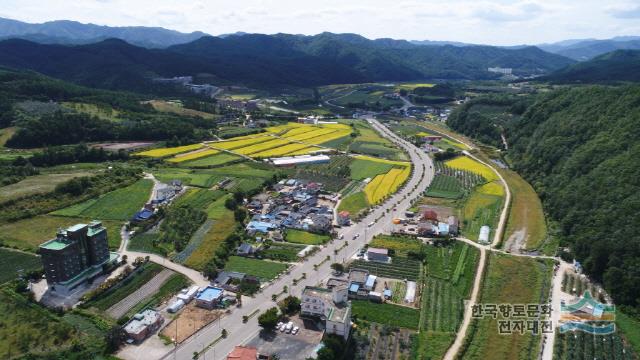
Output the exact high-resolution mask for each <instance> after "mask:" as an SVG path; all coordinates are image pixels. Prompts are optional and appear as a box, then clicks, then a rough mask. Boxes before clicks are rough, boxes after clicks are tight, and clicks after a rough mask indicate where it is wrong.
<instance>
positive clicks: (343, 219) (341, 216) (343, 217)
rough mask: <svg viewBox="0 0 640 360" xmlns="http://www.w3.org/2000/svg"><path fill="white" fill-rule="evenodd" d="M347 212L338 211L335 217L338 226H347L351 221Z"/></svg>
mask: <svg viewBox="0 0 640 360" xmlns="http://www.w3.org/2000/svg"><path fill="white" fill-rule="evenodd" d="M349 215H350V214H349V212H348V211H340V212H339V213H338V218H337V219H336V221H337V222H338V225H340V226H348V225H349V223H351V218H350V217H349Z"/></svg>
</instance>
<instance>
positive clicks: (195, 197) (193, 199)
mask: <svg viewBox="0 0 640 360" xmlns="http://www.w3.org/2000/svg"><path fill="white" fill-rule="evenodd" d="M225 194H226V193H225V192H224V191H221V190H208V189H195V188H190V189H188V190H187V191H186V192H185V193H184V194H183V195H182V196H180V197H179V198H178V199H176V201H175V203H174V206H181V205H189V206H191V207H194V208H196V209H204V208H206V207H207V206H209V204H211V203H212V202H213V201H215V200H217V199H219V198H221V197H223V196H224V195H225Z"/></svg>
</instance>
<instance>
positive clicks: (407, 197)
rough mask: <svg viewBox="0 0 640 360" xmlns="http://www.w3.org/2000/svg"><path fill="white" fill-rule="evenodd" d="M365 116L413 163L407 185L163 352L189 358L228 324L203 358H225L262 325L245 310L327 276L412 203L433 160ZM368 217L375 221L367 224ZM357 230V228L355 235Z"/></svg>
mask: <svg viewBox="0 0 640 360" xmlns="http://www.w3.org/2000/svg"><path fill="white" fill-rule="evenodd" d="M367 121H368V122H369V123H370V124H371V125H372V126H373V127H374V128H375V129H376V130H377V131H378V132H379V133H380V134H382V136H384V137H386V138H388V139H390V140H391V141H393V142H394V143H395V144H397V145H398V146H399V147H401V148H403V149H404V150H405V151H406V152H407V153H408V154H409V157H410V159H411V162H412V164H413V173H412V176H411V177H410V179H409V180H408V181H407V183H406V184H405V186H404V187H403V188H402V189H401V190H400V191H398V192H397V193H396V194H394V195H392V196H391V197H390V198H389V199H387V201H385V202H384V203H382V204H380V205H378V206H376V207H375V208H374V209H373V210H372V211H371V212H370V213H369V214H368V215H367V216H366V217H364V219H362V220H361V221H360V222H358V223H355V224H353V225H351V226H349V227H345V228H342V229H340V234H342V235H344V240H335V241H333V243H330V244H327V245H326V246H324V247H323V248H322V250H321V251H319V252H318V253H316V254H315V255H313V256H311V257H310V258H309V259H307V260H306V261H305V262H303V263H301V264H297V265H295V266H294V267H293V268H292V269H291V270H290V272H289V273H287V274H284V275H282V276H280V277H279V278H277V279H275V280H274V281H273V282H272V283H271V284H270V285H269V286H267V287H265V288H264V289H263V290H262V292H260V293H258V294H256V296H255V297H253V298H247V299H246V300H243V303H242V307H240V308H236V309H233V310H232V311H231V313H230V314H227V315H226V316H225V317H223V318H222V319H221V320H220V321H216V322H214V323H212V324H210V325H208V326H206V327H205V328H203V329H202V330H200V331H199V332H198V333H197V334H196V335H194V336H193V337H191V338H190V339H188V340H186V341H185V342H183V343H182V344H180V345H179V346H178V347H177V349H176V351H175V353H174V351H173V350H172V351H171V352H169V353H168V354H166V355H165V358H167V359H169V358H173V357H175V358H176V359H184V360H188V359H192V358H193V354H194V352H201V351H202V350H203V349H204V348H205V347H206V346H207V345H209V344H211V343H212V342H213V341H214V340H215V339H218V338H219V336H220V334H221V331H222V329H226V330H227V332H228V336H227V338H225V339H221V340H219V341H218V342H217V343H216V344H215V346H213V347H211V348H209V349H208V350H207V351H206V358H207V359H224V358H225V357H226V355H227V354H228V353H229V352H231V350H232V349H233V347H234V346H236V345H241V344H243V343H245V342H246V341H248V340H249V339H251V338H252V337H253V336H255V335H256V334H257V333H258V332H259V331H260V327H259V325H258V321H257V317H258V316H257V315H256V316H253V317H252V318H251V319H249V321H248V322H247V323H243V322H242V318H243V316H245V315H246V316H249V315H253V314H259V313H262V312H263V311H265V310H267V309H268V308H270V307H273V306H275V305H276V304H275V303H274V302H273V301H272V300H271V296H272V295H273V294H280V293H281V292H282V289H283V287H284V286H287V287H288V288H289V292H290V293H292V294H294V295H298V296H299V295H300V293H301V291H302V289H303V288H304V287H305V286H307V285H316V284H318V283H319V282H321V281H322V280H324V279H326V278H327V277H329V276H330V274H331V268H330V264H331V263H333V262H334V261H337V262H341V261H346V260H348V259H349V258H351V257H352V256H353V255H355V254H356V252H357V251H358V250H359V249H360V248H362V246H363V245H364V244H366V243H368V242H369V241H371V239H372V238H373V236H374V235H377V234H379V233H382V232H384V231H386V230H388V226H389V223H390V222H391V218H392V216H391V214H393V213H398V212H404V211H405V210H407V209H408V208H409V207H410V206H411V200H412V199H414V198H416V197H418V196H420V194H421V193H422V192H423V191H425V190H426V188H427V186H428V185H429V184H430V183H431V180H432V179H433V163H432V161H431V159H430V158H429V157H428V156H427V155H426V154H425V153H424V152H422V151H421V150H420V149H418V148H417V147H415V146H414V145H413V144H411V143H409V142H407V141H405V140H404V139H402V138H400V137H398V136H397V135H396V134H394V133H393V132H391V131H390V130H388V129H387V128H386V127H384V126H383V125H382V124H380V123H379V122H378V121H376V120H374V119H367ZM394 207H395V208H396V210H395V211H394V210H393V208H394ZM378 219H380V220H378ZM371 223H373V224H372V225H371V226H368V225H369V224H371ZM356 234H359V235H358V237H357V238H356ZM345 241H348V245H347V246H345V247H343V246H344V242H345ZM341 247H343V248H342V249H341V250H339V251H338V254H337V255H335V253H334V251H335V250H338V249H339V248H341ZM327 256H328V257H329V258H330V260H329V261H324V262H323V263H322V265H320V266H318V267H317V269H314V265H316V264H319V263H321V262H322V261H323V260H325V259H326V258H327ZM303 274H306V279H301V278H302V275H303ZM294 279H298V282H297V285H295V286H293V280H294Z"/></svg>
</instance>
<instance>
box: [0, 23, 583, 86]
mask: <svg viewBox="0 0 640 360" xmlns="http://www.w3.org/2000/svg"><path fill="white" fill-rule="evenodd" d="M573 62H574V61H573V60H570V59H568V58H565V57H562V56H559V55H555V54H550V53H547V52H544V51H542V50H540V49H538V48H536V47H523V48H518V49H505V48H500V47H493V46H452V45H444V46H428V45H414V44H411V43H410V42H408V41H404V40H393V39H378V40H369V39H366V38H364V37H362V36H359V35H354V34H332V33H323V34H319V35H315V36H302V35H288V34H277V35H260V34H242V35H229V36H226V37H224V38H220V37H211V36H207V37H202V38H199V39H197V40H195V41H192V42H190V43H186V44H180V45H174V46H170V47H168V48H166V49H147V48H144V47H139V46H134V45H131V44H128V43H127V42H125V41H122V40H117V39H107V40H104V41H101V42H98V43H95V44H86V45H74V46H65V45H57V44H40V43H34V42H30V41H25V40H20V39H11V40H5V41H0V65H4V66H9V67H14V68H21V69H30V70H35V71H38V72H41V73H44V74H46V75H49V76H53V77H58V78H61V79H64V80H69V81H74V82H76V83H80V84H83V85H88V86H93V87H101V88H109V89H127V90H134V91H138V90H140V89H141V88H142V89H144V88H145V87H146V86H147V85H148V83H149V81H150V79H151V78H153V77H158V76H162V77H166V76H177V75H195V74H199V73H206V74H212V75H213V76H214V77H215V78H217V79H218V80H219V82H220V83H221V84H225V83H242V84H245V85H250V86H256V87H274V86H280V85H293V86H302V87H308V86H318V85H326V84H335V83H362V82H373V81H410V80H424V79H494V78H496V77H497V76H498V75H496V74H493V73H490V72H488V71H487V68H488V67H493V66H500V67H509V68H513V71H514V73H515V74H517V75H543V74H546V73H549V72H551V71H554V70H557V69H560V68H562V67H565V66H567V65H569V64H572V63H573Z"/></svg>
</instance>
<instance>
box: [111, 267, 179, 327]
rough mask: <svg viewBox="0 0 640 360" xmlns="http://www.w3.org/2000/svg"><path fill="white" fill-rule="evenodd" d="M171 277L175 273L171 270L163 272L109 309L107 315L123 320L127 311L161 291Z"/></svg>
mask: <svg viewBox="0 0 640 360" xmlns="http://www.w3.org/2000/svg"><path fill="white" fill-rule="evenodd" d="M171 275H173V271H171V270H169V269H164V270H162V271H161V272H160V273H159V274H158V275H156V276H154V277H153V279H151V280H149V282H147V283H146V284H144V285H142V287H141V288H139V289H138V290H136V291H134V292H133V293H131V294H129V296H127V297H126V298H124V299H122V300H120V302H118V303H117V304H115V305H113V306H112V307H110V308H109V309H107V314H109V315H110V316H111V317H113V318H114V319H119V318H121V317H122V316H124V315H125V314H126V313H127V311H129V310H131V309H132V308H133V307H134V306H136V305H138V304H139V303H140V302H142V300H144V299H145V298H147V297H149V296H151V295H153V294H155V293H156V292H157V291H158V290H160V287H161V286H162V284H164V283H165V281H167V280H168V279H169V277H170V276H171Z"/></svg>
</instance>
